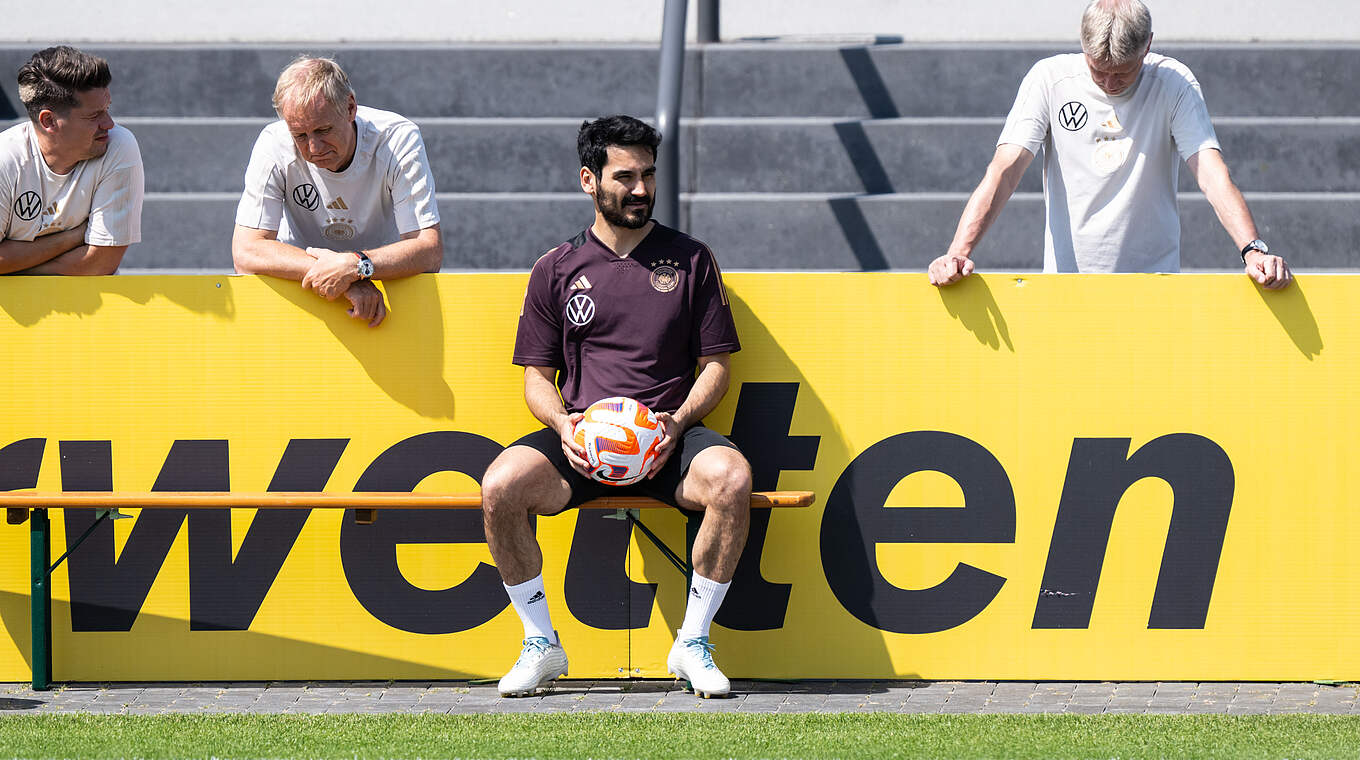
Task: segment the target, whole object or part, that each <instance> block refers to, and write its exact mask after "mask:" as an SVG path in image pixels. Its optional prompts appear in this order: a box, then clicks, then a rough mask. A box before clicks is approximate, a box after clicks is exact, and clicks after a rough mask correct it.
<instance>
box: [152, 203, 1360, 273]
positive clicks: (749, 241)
mask: <svg viewBox="0 0 1360 760" xmlns="http://www.w3.org/2000/svg"><path fill="white" fill-rule="evenodd" d="M966 199H967V196H966V194H964V193H921V194H891V195H869V196H866V195H849V194H827V193H804V194H784V193H772V194H746V193H735V194H718V193H710V194H697V195H690V196H686V197H685V198H684V199H683V204H682V216H683V220H684V223H685V224H686V225H687V228H688V229H689V230H690V231H691V232H692V234H694V235H695V236H696V237H698V238H700V239H702V240H704V241H705V242H707V243H709V244H710V245H711V246H712V247H713V249H714V250H715V251H716V252H717V254H718V257H719V260H720V261H721V262H722V264H723V266H724V267H726V268H729V269H774V270H802V269H810V270H852V271H854V270H874V269H907V270H922V271H923V270H924V269H925V267H926V265H927V264H928V263H929V261H930V260H931V259H933V258H934V257H936V256H938V255H939V254H940V253H943V252H944V250H945V248H946V247H947V246H948V244H949V241H950V239H951V238H952V236H953V234H954V228H955V226H956V225H957V223H958V216H959V213H960V212H961V211H962V209H963V204H964V202H965V200H966ZM1247 200H1248V203H1249V204H1250V206H1251V208H1252V211H1253V213H1254V214H1255V216H1256V220H1257V223H1258V225H1259V226H1260V228H1261V232H1262V235H1263V236H1264V237H1265V239H1266V240H1268V241H1269V242H1270V243H1271V245H1272V247H1274V248H1275V249H1276V250H1278V251H1279V252H1280V253H1282V254H1283V255H1285V256H1286V257H1287V258H1288V259H1289V261H1290V262H1291V264H1292V265H1293V266H1295V267H1297V268H1301V269H1315V270H1316V269H1324V270H1335V269H1350V268H1354V267H1357V266H1360V252H1356V251H1355V250H1354V246H1353V245H1351V241H1354V240H1357V239H1360V215H1357V214H1356V213H1355V209H1356V208H1357V204H1360V194H1358V193H1326V194H1310V193H1248V194H1247ZM236 201H237V198H236V195H235V194H231V193H203V194H183V193H181V194H152V195H149V196H148V197H147V202H146V207H145V213H144V216H143V225H142V226H143V230H144V231H145V238H146V240H145V242H143V243H141V244H139V245H137V246H135V247H133V248H132V249H131V250H129V252H128V256H127V258H126V260H125V263H126V265H127V266H128V267H130V268H136V269H142V268H149V269H159V268H175V269H184V268H206V269H217V270H223V271H226V270H229V269H230V268H231V250H230V245H231V229H232V219H233V217H234V214H235V209H236ZM439 203H440V212H441V214H442V216H443V220H444V221H443V225H442V226H443V230H444V236H445V237H444V239H445V257H444V266H445V268H448V269H527V268H529V267H530V266H532V264H533V262H534V261H535V260H536V259H537V258H538V256H539V255H541V254H542V253H543V252H544V251H546V250H548V249H550V248H552V247H553V246H555V245H557V244H558V243H560V242H562V241H564V240H567V239H570V238H571V237H572V236H573V235H575V234H576V233H577V232H579V231H580V230H581V229H583V228H584V227H586V226H587V225H589V224H590V222H591V219H592V209H591V206H590V202H589V200H588V199H587V198H585V197H584V196H582V195H580V194H575V193H538V194H531V193H488V194H457V193H441V194H440V196H439ZM1180 206H1181V249H1182V259H1183V266H1184V267H1185V268H1187V269H1231V268H1235V267H1236V266H1237V265H1238V261H1239V260H1238V258H1237V253H1236V250H1235V249H1234V247H1233V245H1232V243H1231V241H1230V240H1229V239H1228V236H1227V234H1226V233H1225V232H1224V231H1223V229H1222V227H1220V226H1219V224H1218V221H1217V219H1216V218H1215V216H1214V213H1213V209H1212V208H1210V207H1209V204H1208V203H1207V202H1206V201H1205V200H1204V198H1203V196H1201V195H1199V194H1186V195H1183V196H1182V197H1181V199H1180ZM1042 251H1043V198H1042V197H1041V196H1040V195H1039V194H1037V193H1018V194H1017V195H1016V196H1015V197H1014V198H1013V199H1012V200H1011V202H1010V203H1009V204H1008V205H1007V206H1006V208H1005V210H1004V211H1003V212H1002V213H1001V216H1000V217H999V218H998V220H997V222H996V224H995V225H994V226H993V228H992V229H991V231H989V232H988V234H987V237H986V239H985V240H984V241H983V244H982V246H981V247H980V248H979V250H978V252H977V259H978V261H979V264H980V266H982V267H984V268H986V269H991V270H1034V269H1038V268H1039V267H1041V266H1042V263H1043V257H1042Z"/></svg>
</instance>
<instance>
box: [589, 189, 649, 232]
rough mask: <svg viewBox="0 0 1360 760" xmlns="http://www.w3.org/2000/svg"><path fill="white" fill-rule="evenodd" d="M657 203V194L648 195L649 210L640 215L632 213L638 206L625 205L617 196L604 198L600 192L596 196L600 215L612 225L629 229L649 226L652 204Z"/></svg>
mask: <svg viewBox="0 0 1360 760" xmlns="http://www.w3.org/2000/svg"><path fill="white" fill-rule="evenodd" d="M655 203H656V197H655V196H650V195H649V196H647V211H646V213H645V214H642V215H641V216H640V217H639V216H632V215H631V214H635V213H637V210H638V207H637V206H625V205H624V204H623V203H621V202H619V200H618V199H616V198H609V197H604V198H602V197H600V195H599V194H596V196H595V208H596V209H598V210H599V212H600V216H603V217H604V220H605V221H606V222H609V223H610V224H611V225H613V226H615V227H622V228H624V229H628V230H638V229H642V228H643V227H645V226H647V222H649V221H651V219H652V206H653V205H655Z"/></svg>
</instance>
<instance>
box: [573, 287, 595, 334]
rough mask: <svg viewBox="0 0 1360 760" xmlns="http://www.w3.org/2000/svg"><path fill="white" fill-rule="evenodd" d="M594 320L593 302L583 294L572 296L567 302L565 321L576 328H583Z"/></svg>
mask: <svg viewBox="0 0 1360 760" xmlns="http://www.w3.org/2000/svg"><path fill="white" fill-rule="evenodd" d="M594 318H595V302H594V301H592V300H590V296H588V295H586V294H585V293H581V294H579V295H574V296H572V297H571V300H570V301H567V319H569V320H571V323H572V324H573V325H576V326H577V327H585V326H586V325H588V324H590V320H592V319H594Z"/></svg>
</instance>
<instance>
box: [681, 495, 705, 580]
mask: <svg viewBox="0 0 1360 760" xmlns="http://www.w3.org/2000/svg"><path fill="white" fill-rule="evenodd" d="M703 524H704V513H703V512H695V513H686V514H685V560H686V561H687V562H688V565H687V568H688V570H689V572H687V573H685V593H686V594H688V593H689V588H690V586H693V585H694V542H695V541H696V540H698V538H699V527H700V526H702V525H703ZM686 598H688V597H686Z"/></svg>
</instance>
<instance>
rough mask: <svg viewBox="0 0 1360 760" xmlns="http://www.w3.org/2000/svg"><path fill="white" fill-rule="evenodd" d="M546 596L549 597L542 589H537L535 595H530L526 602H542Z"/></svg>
mask: <svg viewBox="0 0 1360 760" xmlns="http://www.w3.org/2000/svg"><path fill="white" fill-rule="evenodd" d="M546 598H547V597H545V596H543V592H542V591H535V592H534V595H533V596H531V597H529V601H527V602H525V604H533V603H534V602H541V601H543V600H544V599H546Z"/></svg>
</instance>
